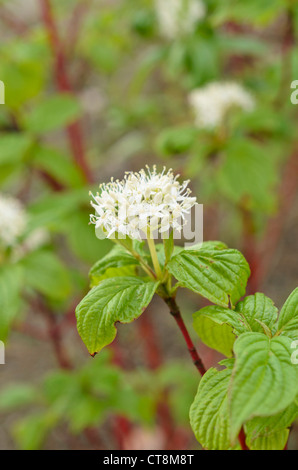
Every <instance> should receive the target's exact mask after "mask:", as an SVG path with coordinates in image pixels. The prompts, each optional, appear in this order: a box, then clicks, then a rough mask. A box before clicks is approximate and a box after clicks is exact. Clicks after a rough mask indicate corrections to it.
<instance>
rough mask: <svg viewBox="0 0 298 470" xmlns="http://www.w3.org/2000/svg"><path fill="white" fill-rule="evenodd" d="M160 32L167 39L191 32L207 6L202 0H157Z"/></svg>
mask: <svg viewBox="0 0 298 470" xmlns="http://www.w3.org/2000/svg"><path fill="white" fill-rule="evenodd" d="M155 8H156V14H157V18H158V23H159V28H160V32H161V34H162V35H163V36H165V37H166V38H167V39H175V38H176V37H177V36H180V35H185V34H190V33H192V32H193V31H194V29H195V26H196V24H197V22H198V21H199V20H201V19H202V18H204V16H205V14H206V8H205V5H204V3H203V2H202V1H201V0H155Z"/></svg>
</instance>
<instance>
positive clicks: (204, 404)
mask: <svg viewBox="0 0 298 470" xmlns="http://www.w3.org/2000/svg"><path fill="white" fill-rule="evenodd" d="M231 373H232V370H231V369H224V370H222V371H218V370H216V369H213V368H211V369H209V370H208V371H207V372H206V374H205V375H204V376H203V378H202V379H201V381H200V384H199V388H198V392H197V395H196V397H195V400H194V402H193V404H192V406H191V408H190V424H191V427H192V430H193V432H194V434H195V436H196V438H197V440H198V441H199V443H200V444H201V445H202V446H203V447H204V448H205V449H209V450H227V449H229V448H230V447H231V441H230V423H229V413H228V397H227V390H228V385H229V381H230V377H231Z"/></svg>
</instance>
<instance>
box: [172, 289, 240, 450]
mask: <svg viewBox="0 0 298 470" xmlns="http://www.w3.org/2000/svg"><path fill="white" fill-rule="evenodd" d="M164 301H165V303H166V304H167V305H168V307H169V309H170V313H171V315H172V316H173V317H174V318H175V320H176V323H177V325H178V327H179V329H180V331H181V333H182V334H183V337H184V339H185V342H186V345H187V349H188V351H189V354H190V356H191V358H192V361H193V363H194V365H195V366H196V368H197V370H198V371H199V373H200V374H201V376H202V377H203V375H204V374H206V372H207V371H206V369H205V366H204V364H203V361H202V359H201V358H200V356H199V354H198V351H197V350H196V348H195V346H194V344H193V342H192V339H191V337H190V335H189V333H188V330H187V328H186V326H185V323H184V320H183V318H182V315H181V312H180V309H179V307H178V305H177V303H176V300H175V297H166V298H164ZM238 440H239V443H240V445H241V449H242V450H249V448H248V447H247V445H246V442H245V432H244V429H243V427H242V428H241V431H240V433H239V435H238Z"/></svg>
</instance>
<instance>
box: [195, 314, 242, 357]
mask: <svg viewBox="0 0 298 470" xmlns="http://www.w3.org/2000/svg"><path fill="white" fill-rule="evenodd" d="M237 317H238V315H237V314H236V313H235V312H234V311H233V310H230V309H228V308H223V307H218V306H216V305H211V306H208V307H204V308H202V309H201V310H199V311H198V312H196V313H194V314H193V319H194V322H193V327H194V329H195V331H196V332H197V334H198V335H199V337H200V339H201V340H202V341H203V342H204V343H205V344H207V346H209V347H210V348H212V349H215V350H216V351H219V352H220V353H222V354H224V355H225V356H228V357H230V356H232V355H233V344H234V342H235V339H236V336H235V334H234V333H233V328H232V325H235V326H236V327H237V326H238V323H239V326H240V319H239V320H238V318H237Z"/></svg>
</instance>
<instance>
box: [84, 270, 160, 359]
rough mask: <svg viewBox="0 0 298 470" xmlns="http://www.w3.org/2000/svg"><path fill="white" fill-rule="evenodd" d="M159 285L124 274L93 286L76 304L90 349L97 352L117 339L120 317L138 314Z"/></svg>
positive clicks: (128, 319) (125, 319)
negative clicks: (116, 324)
mask: <svg viewBox="0 0 298 470" xmlns="http://www.w3.org/2000/svg"><path fill="white" fill-rule="evenodd" d="M157 287H158V283H157V282H151V281H146V280H142V279H139V278H136V277H120V276H119V277H116V278H110V279H104V280H103V281H101V282H100V283H99V284H98V286H96V287H93V289H91V291H90V292H89V293H88V294H87V295H86V297H85V298H84V299H83V300H82V301H81V303H80V304H79V305H78V306H77V308H76V316H77V321H78V331H79V334H80V336H81V338H82V340H83V341H84V343H85V345H86V347H87V349H88V351H89V353H90V354H91V355H94V354H95V353H97V352H99V351H100V350H101V349H102V348H103V347H104V346H106V345H108V344H110V343H111V342H112V341H113V340H114V338H115V336H116V328H115V323H116V322H117V321H120V322H121V323H130V322H132V321H133V320H135V319H136V318H138V317H139V316H140V315H141V314H142V312H143V311H144V309H145V308H146V307H147V305H148V304H149V302H150V301H151V299H152V297H153V295H154V293H155V291H156V288H157Z"/></svg>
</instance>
